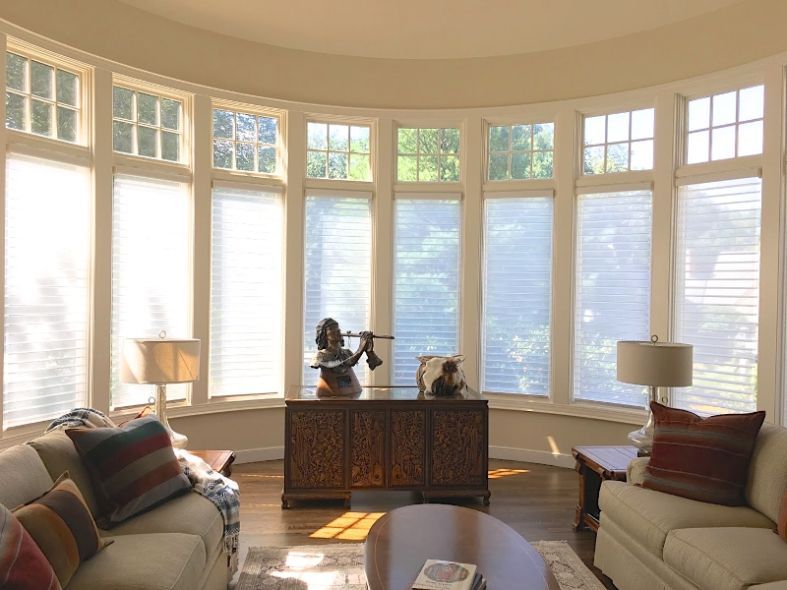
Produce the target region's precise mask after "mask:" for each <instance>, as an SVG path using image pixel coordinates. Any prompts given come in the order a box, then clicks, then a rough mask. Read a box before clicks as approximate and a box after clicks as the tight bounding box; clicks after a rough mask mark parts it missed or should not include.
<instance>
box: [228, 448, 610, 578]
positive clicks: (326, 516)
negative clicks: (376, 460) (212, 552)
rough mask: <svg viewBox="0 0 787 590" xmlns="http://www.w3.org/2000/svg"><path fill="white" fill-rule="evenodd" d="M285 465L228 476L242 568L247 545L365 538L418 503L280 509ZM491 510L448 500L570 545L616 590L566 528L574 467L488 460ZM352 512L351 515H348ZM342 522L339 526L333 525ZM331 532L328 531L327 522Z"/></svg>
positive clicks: (364, 499) (590, 541)
mask: <svg viewBox="0 0 787 590" xmlns="http://www.w3.org/2000/svg"><path fill="white" fill-rule="evenodd" d="M282 469H283V462H282V461H264V462H259V463H246V464H243V465H236V466H234V468H233V472H232V477H233V479H235V480H236V481H237V482H238V483H239V485H240V494H241V541H240V552H241V554H240V558H241V563H243V560H244V559H245V555H246V552H247V551H248V548H249V547H253V546H259V545H273V546H292V545H308V544H312V543H326V542H343V543H347V542H352V541H363V540H364V539H365V529H364V527H363V526H362V525H363V524H364V523H368V522H369V519H367V520H365V521H360V522H359V523H358V524H357V525H356V526H352V523H353V522H355V521H356V520H358V519H360V518H362V517H363V516H364V515H367V514H369V513H381V512H386V511H388V510H391V509H393V508H396V507H398V506H405V505H407V504H413V503H416V502H420V496H417V495H415V494H411V493H408V492H353V498H352V507H351V508H350V509H349V510H348V509H346V508H344V506H343V505H342V503H341V502H311V503H300V504H298V505H297V506H296V507H295V508H291V509H289V510H282V509H281V490H282V483H283V477H284V476H283V471H282ZM489 470H490V473H493V474H494V472H496V471H497V472H498V473H499V477H494V476H493V477H492V478H490V489H491V490H492V502H491V505H490V506H488V507H486V506H484V505H483V504H482V503H481V501H480V500H478V499H466V500H465V499H454V500H446V502H448V503H453V504H459V505H463V506H468V507H471V508H475V509H476V510H482V511H484V512H487V513H488V514H491V515H492V516H494V517H496V518H498V519H500V520H502V521H503V522H505V523H506V524H508V525H509V526H510V527H511V528H513V529H514V530H516V531H517V532H519V533H520V534H521V535H522V536H523V537H524V538H525V539H528V540H530V541H558V540H565V541H568V543H569V545H571V547H572V548H573V549H574V551H576V553H577V555H579V557H580V558H581V559H582V561H583V562H584V563H585V564H586V565H587V566H588V567H590V569H591V570H592V571H593V572H594V573H595V574H596V576H597V577H598V578H599V579H600V580H601V581H602V583H603V584H604V586H605V587H606V588H608V589H610V590H615V586H614V585H613V584H612V583H611V582H610V581H609V579H608V578H606V577H605V576H604V575H603V574H601V573H600V572H599V571H598V570H597V569H595V568H594V567H593V551H594V549H595V543H596V535H595V533H592V532H590V531H587V530H585V531H579V532H576V531H574V529H573V527H572V526H571V523H572V521H573V518H574V508H575V507H576V504H577V494H578V488H579V484H578V476H577V473H576V472H575V471H574V470H573V469H565V468H560V467H551V466H548V465H539V464H534V463H519V462H514V461H500V460H494V459H493V460H490V462H489ZM348 512H351V513H352V514H351V515H347V513H348ZM343 516H347V517H348V518H344V519H343V520H342V521H341V522H339V523H335V522H334V521H335V520H336V519H338V518H340V517H343ZM332 523H333V524H334V526H329V525H331V524H332Z"/></svg>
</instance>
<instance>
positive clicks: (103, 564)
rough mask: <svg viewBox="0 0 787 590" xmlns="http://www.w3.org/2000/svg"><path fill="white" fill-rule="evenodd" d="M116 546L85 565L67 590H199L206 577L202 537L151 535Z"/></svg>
mask: <svg viewBox="0 0 787 590" xmlns="http://www.w3.org/2000/svg"><path fill="white" fill-rule="evenodd" d="M113 539H114V543H112V544H111V545H109V546H108V547H107V548H106V549H104V550H103V551H101V552H100V553H98V554H97V555H96V556H95V557H94V558H93V559H91V560H90V561H86V562H85V563H83V564H82V566H81V567H80V568H79V570H78V571H77V573H76V574H75V575H74V577H73V578H71V583H70V584H69V585H68V590H141V589H142V588H144V589H145V590H196V589H197V588H200V586H201V581H202V578H203V576H204V575H205V563H206V562H205V549H204V548H203V546H202V542H201V541H200V539H199V537H195V536H194V535H185V534H182V533H162V534H159V533H152V534H145V535H122V536H118V537H113Z"/></svg>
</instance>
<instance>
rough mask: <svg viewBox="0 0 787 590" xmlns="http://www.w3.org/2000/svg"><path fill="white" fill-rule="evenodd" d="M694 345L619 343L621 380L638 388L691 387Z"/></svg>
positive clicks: (628, 341) (618, 366) (642, 342)
mask: <svg viewBox="0 0 787 590" xmlns="http://www.w3.org/2000/svg"><path fill="white" fill-rule="evenodd" d="M693 349H694V347H693V346H692V345H691V344H680V343H678V342H655V343H654V342H648V341H644V340H620V341H618V361H617V369H618V381H622V382H623V383H634V384H636V385H655V386H661V387H685V386H688V385H691V380H692V368H693V356H694V355H693Z"/></svg>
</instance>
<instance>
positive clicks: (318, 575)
mask: <svg viewBox="0 0 787 590" xmlns="http://www.w3.org/2000/svg"><path fill="white" fill-rule="evenodd" d="M323 559H325V554H324V553H322V552H320V551H315V552H302V551H290V552H289V553H288V554H287V558H286V560H285V563H284V565H285V567H286V569H284V570H283V571H280V572H274V573H272V574H271V575H273V576H275V577H277V578H290V579H292V578H295V579H296V580H300V581H301V582H303V583H304V584H305V586H304V590H305V589H308V590H326V589H327V588H331V587H333V585H334V584H335V582H336V580H337V578H338V576H339V575H340V572H339V571H338V570H332V571H327V572H315V571H309V570H311V569H312V568H315V567H317V566H318V565H320V563H322V561H323Z"/></svg>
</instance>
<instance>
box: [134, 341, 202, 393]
mask: <svg viewBox="0 0 787 590" xmlns="http://www.w3.org/2000/svg"><path fill="white" fill-rule="evenodd" d="M199 353H200V341H199V340H197V339H194V338H184V339H179V338H128V339H127V340H126V342H125V344H124V345H123V361H122V363H121V366H120V380H121V381H122V382H123V383H158V384H162V383H189V382H191V381H196V380H197V379H199Z"/></svg>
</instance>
